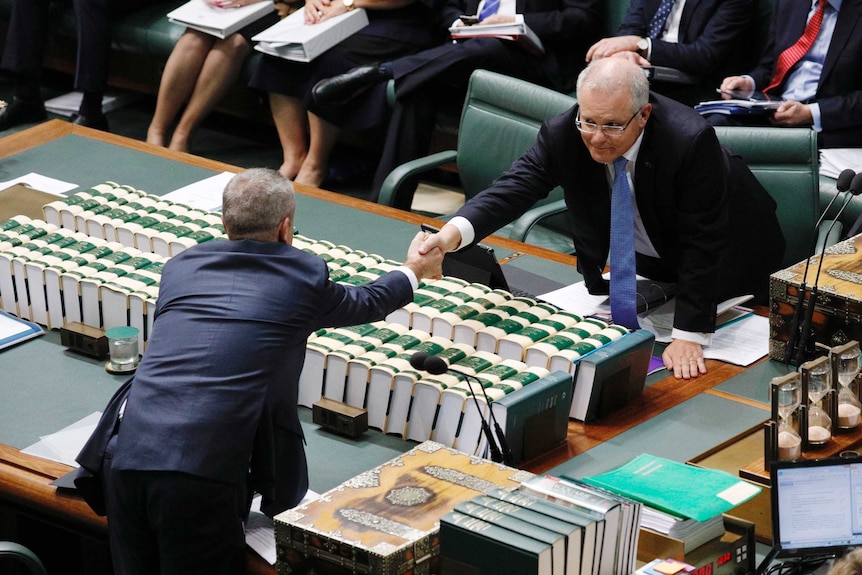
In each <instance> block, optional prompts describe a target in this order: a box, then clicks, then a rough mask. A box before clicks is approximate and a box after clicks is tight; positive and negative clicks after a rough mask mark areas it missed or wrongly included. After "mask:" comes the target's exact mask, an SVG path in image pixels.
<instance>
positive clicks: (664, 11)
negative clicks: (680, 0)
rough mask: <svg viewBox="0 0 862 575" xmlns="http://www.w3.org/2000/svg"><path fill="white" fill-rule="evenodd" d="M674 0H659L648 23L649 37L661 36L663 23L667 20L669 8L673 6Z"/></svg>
mask: <svg viewBox="0 0 862 575" xmlns="http://www.w3.org/2000/svg"><path fill="white" fill-rule="evenodd" d="M673 3H674V0H661V4H659V7H658V10H656V13H655V14H654V15H653V17H652V20H650V23H649V37H650V38H652V39H656V38H658V37H659V36H661V33H662V30H664V25H665V23H666V22H667V17H668V16H670V9H671V8H673Z"/></svg>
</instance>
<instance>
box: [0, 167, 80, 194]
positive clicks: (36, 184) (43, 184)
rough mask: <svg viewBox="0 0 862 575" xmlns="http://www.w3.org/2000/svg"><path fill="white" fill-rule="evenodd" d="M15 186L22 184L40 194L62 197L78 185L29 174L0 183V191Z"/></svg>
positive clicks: (33, 173)
mask: <svg viewBox="0 0 862 575" xmlns="http://www.w3.org/2000/svg"><path fill="white" fill-rule="evenodd" d="M15 184H24V185H25V186H27V187H28V188H33V189H34V190H39V191H40V192H45V193H48V194H54V195H55V196H63V195H65V194H66V192H69V191H71V190H74V189H75V188H77V187H78V184H72V183H70V182H64V181H63V180H57V179H55V178H49V177H48V176H43V175H42V174H37V173H35V172H30V173H29V174H26V175H23V176H19V177H17V178H15V179H14V180H9V181H7V182H0V190H5V189H6V188H11V187H12V186H14V185H15Z"/></svg>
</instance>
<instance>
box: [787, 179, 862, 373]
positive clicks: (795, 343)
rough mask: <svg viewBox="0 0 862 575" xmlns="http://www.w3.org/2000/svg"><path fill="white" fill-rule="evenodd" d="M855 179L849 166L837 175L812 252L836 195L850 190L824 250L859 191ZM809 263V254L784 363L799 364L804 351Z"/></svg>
mask: <svg viewBox="0 0 862 575" xmlns="http://www.w3.org/2000/svg"><path fill="white" fill-rule="evenodd" d="M855 180H856V172H854V171H853V170H851V169H849V168H848V169H846V170H843V171H842V172H841V174H840V175H839V176H838V181H837V182H836V184H835V189H836V191H835V195H833V196H832V199H831V200H830V201H829V204H828V205H827V206H826V209H825V210H823V212H822V213H821V214H820V217H819V218H818V219H817V223H815V224H814V229H813V231H812V237H811V244H812V251H813V252H815V253H816V251H817V235H818V230H819V228H820V224H821V223H823V219H824V218H825V217H826V214H827V213H829V209H830V208H831V207H832V204H834V203H835V200H836V199H838V196H839V195H841V194H842V193H843V192H846V191H847V190H851V195H850V196H849V198H848V199H847V200H846V201H845V202H844V205H842V206H841V208H840V209H839V210H838V213H837V214H836V215H835V219H834V220H833V221H832V224H831V225H830V226H829V229H828V230H827V232H826V234H825V237H824V239H823V250H824V251H825V249H826V240H827V239H828V237H829V233H830V232H831V231H832V228H833V227H834V226H835V223H836V222H837V221H838V217H839V216H840V215H841V213H842V212H843V211H844V208H845V207H847V204H848V203H849V201H850V198H852V197H853V196H854V195H856V194H858V193H859V192H857V191H854V190H853V189H854V186H853V183H854V181H855ZM820 261H821V263H822V261H823V258H822V256H821V259H820ZM810 264H811V256H809V257H807V258H806V259H805V270H804V272H803V273H802V282H801V284H800V286H799V297H798V299H797V300H796V306H795V307H794V308H793V318H792V320H791V322H790V338H789V340H788V342H787V353H786V354H785V364H787V363H789V362H790V358H791V357H793V358H795V364H796V365H799V363H800V358H801V357H802V355H803V354H804V353H805V343H804V341H805V340H807V339H808V334H807V332H805V331H804V330H805V329H806V327H805V325H804V324H803V327H802V330H803V331H802V332H800V328H799V324H800V322H801V321H802V313H803V309H804V308H805V301H804V300H805V294H806V292H807V289H808V286H807V280H808V266H809V265H810ZM819 276H820V271H819V268H818V272H817V278H819ZM817 278H815V284H816V283H817ZM816 295H817V294H816V290H814V289H812V294H811V297H810V298H809V304H811V305H809V306H808V307H809V308H811V309H810V311H808V310H806V312H807V313H806V320H807V326H808V328H809V329H810V327H811V317H812V316H813V315H814V310H813V301H814V299H815V298H816ZM803 333H804V334H805V335H804V336H803V335H802V334H803Z"/></svg>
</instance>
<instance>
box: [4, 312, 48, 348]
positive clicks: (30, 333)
mask: <svg viewBox="0 0 862 575" xmlns="http://www.w3.org/2000/svg"><path fill="white" fill-rule="evenodd" d="M44 333H45V330H44V329H42V328H41V327H40V326H39V325H38V324H35V323H33V322H30V321H27V320H23V319H20V318H18V317H15V316H14V315H12V314H10V313H7V312H5V311H2V310H0V350H2V349H4V348H7V347H10V346H13V345H15V344H17V343H21V342H23V341H27V340H28V339H32V338H34V337H37V336H40V335H44Z"/></svg>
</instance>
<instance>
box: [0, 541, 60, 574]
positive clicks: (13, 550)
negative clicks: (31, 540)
mask: <svg viewBox="0 0 862 575" xmlns="http://www.w3.org/2000/svg"><path fill="white" fill-rule="evenodd" d="M4 559H15V560H17V561H19V562H20V563H21V564H22V565H23V566H24V567H26V568H27V570H28V571H29V572H30V573H31V575H48V572H47V571H46V570H45V566H44V565H43V564H42V561H40V560H39V558H38V557H36V554H35V553H33V552H32V551H30V549H28V548H27V547H24V546H23V545H21V544H20V543H13V542H12V541H0V565H2V564H3V560H4ZM0 571H2V570H0Z"/></svg>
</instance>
